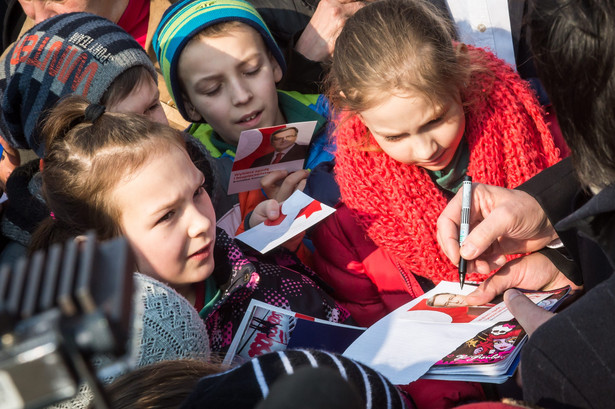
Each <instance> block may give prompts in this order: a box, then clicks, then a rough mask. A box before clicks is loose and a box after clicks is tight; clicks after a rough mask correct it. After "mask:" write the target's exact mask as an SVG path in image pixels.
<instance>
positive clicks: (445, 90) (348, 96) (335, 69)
mask: <svg viewBox="0 0 615 409" xmlns="http://www.w3.org/2000/svg"><path fill="white" fill-rule="evenodd" d="M454 38H455V31H454V28H453V26H452V24H451V23H450V20H448V19H447V18H446V17H444V16H443V15H441V13H440V12H439V11H438V10H437V9H436V8H435V7H434V6H432V5H431V4H429V3H427V2H424V1H415V0H383V1H377V2H374V3H370V4H368V5H366V6H365V7H363V8H362V9H360V10H359V11H357V12H356V13H355V14H354V15H353V16H352V17H350V18H349V19H348V20H347V22H346V24H345V26H344V28H343V29H342V31H341V33H340V35H339V37H338V39H337V41H336V43H335V52H334V56H333V61H332V65H331V69H330V72H329V74H328V76H327V79H326V88H327V94H328V97H329V98H330V100H331V102H332V103H333V105H334V106H335V107H336V108H339V109H343V110H347V111H350V112H360V111H363V110H366V109H369V108H371V107H373V106H375V105H377V104H378V103H380V102H381V98H382V95H383V94H385V95H386V92H389V93H394V94H396V95H403V94H404V93H406V92H419V93H420V94H422V95H424V96H425V97H426V98H427V99H428V100H430V101H431V102H432V103H433V104H434V105H436V106H437V105H441V104H443V103H444V102H445V101H446V100H448V99H449V98H450V97H451V96H454V95H456V94H457V92H458V91H461V90H462V89H463V87H464V84H466V83H467V82H468V80H469V78H470V75H471V72H472V70H473V69H474V68H473V67H472V66H471V65H470V63H469V58H468V56H467V52H466V48H465V46H464V45H463V44H455V43H454Z"/></svg>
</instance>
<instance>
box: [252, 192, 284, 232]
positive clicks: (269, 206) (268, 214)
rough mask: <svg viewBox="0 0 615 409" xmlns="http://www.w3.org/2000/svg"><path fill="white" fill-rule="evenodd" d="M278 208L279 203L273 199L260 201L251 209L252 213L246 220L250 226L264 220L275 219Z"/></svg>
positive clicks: (279, 206) (278, 213)
mask: <svg viewBox="0 0 615 409" xmlns="http://www.w3.org/2000/svg"><path fill="white" fill-rule="evenodd" d="M280 208H281V205H280V203H278V201H277V200H275V199H269V200H265V201H264V202H260V203H259V204H258V205H256V207H255V208H254V210H253V211H252V215H250V221H249V222H248V224H249V225H250V228H252V227H254V226H256V225H257V224H261V223H262V222H264V221H265V220H271V221H274V220H276V219H277V218H278V217H280Z"/></svg>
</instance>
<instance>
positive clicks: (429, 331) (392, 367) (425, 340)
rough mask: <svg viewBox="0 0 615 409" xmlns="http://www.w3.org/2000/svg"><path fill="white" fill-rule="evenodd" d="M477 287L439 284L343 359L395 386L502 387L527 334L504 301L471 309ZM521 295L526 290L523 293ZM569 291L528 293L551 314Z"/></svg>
mask: <svg viewBox="0 0 615 409" xmlns="http://www.w3.org/2000/svg"><path fill="white" fill-rule="evenodd" d="M475 288H476V287H473V286H469V285H466V286H464V289H463V290H460V288H459V283H452V282H441V283H440V284H438V285H437V286H436V287H435V288H434V289H432V290H431V291H429V292H427V293H426V294H424V295H423V296H421V297H418V298H417V299H415V300H413V301H411V302H409V303H407V304H405V305H403V306H401V307H399V308H398V309H397V310H395V311H393V312H392V313H390V314H389V315H387V316H386V317H384V318H382V319H381V320H380V321H378V322H376V323H375V324H374V325H372V326H371V327H370V328H369V329H368V330H367V331H365V333H364V334H363V335H362V336H361V337H359V338H357V340H356V341H355V342H354V343H353V344H351V345H350V346H349V347H348V349H346V351H344V355H345V356H348V357H349V358H353V359H356V360H358V361H360V362H363V363H365V364H367V365H369V366H371V367H372V368H374V369H376V370H378V371H380V372H381V373H383V374H384V375H385V376H387V377H388V378H389V380H391V381H392V382H393V383H396V384H406V383H409V382H412V381H415V380H417V379H419V378H426V379H444V380H464V381H477V382H487V383H502V382H505V381H506V380H507V379H508V378H509V377H510V376H512V374H513V372H514V370H515V368H516V367H517V365H518V363H519V352H520V350H521V347H522V345H523V343H524V342H525V341H526V339H527V335H526V334H525V331H523V328H521V326H520V325H519V324H518V322H517V321H516V320H515V319H514V317H513V315H512V314H511V313H510V311H509V310H508V308H507V307H506V305H505V304H504V302H503V301H501V302H498V303H493V304H488V305H484V306H468V305H466V304H465V301H464V299H465V295H467V294H469V293H470V292H472V291H473V290H474V289H475ZM522 291H523V290H522ZM569 291H570V288H569V287H566V288H561V289H557V290H553V291H524V292H525V294H526V295H527V296H528V298H530V299H531V300H532V301H533V302H534V303H536V304H537V305H540V306H541V307H543V308H545V309H547V310H550V311H552V310H554V309H555V308H557V307H558V306H559V305H560V304H561V302H562V300H563V298H564V297H565V296H566V295H567V294H568V292H569Z"/></svg>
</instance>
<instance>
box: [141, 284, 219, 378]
mask: <svg viewBox="0 0 615 409" xmlns="http://www.w3.org/2000/svg"><path fill="white" fill-rule="evenodd" d="M135 284H136V287H137V288H136V290H135V294H136V300H135V305H138V306H140V311H139V313H140V315H138V316H137V317H136V318H135V321H134V328H135V333H134V334H133V338H134V341H135V343H136V345H137V351H138V360H137V366H144V365H149V364H151V363H154V362H160V361H166V360H170V359H181V358H192V359H207V358H208V357H209V339H208V337H207V331H206V329H205V325H204V323H203V320H201V319H200V317H199V314H198V313H197V312H196V310H195V309H194V307H193V306H192V305H191V304H190V303H189V302H188V300H186V299H185V298H184V297H182V296H181V295H179V294H178V293H177V292H176V291H175V290H173V289H172V288H171V287H169V286H167V285H165V284H163V283H161V282H159V281H157V280H154V279H153V278H150V277H148V276H145V275H143V274H139V273H136V274H135Z"/></svg>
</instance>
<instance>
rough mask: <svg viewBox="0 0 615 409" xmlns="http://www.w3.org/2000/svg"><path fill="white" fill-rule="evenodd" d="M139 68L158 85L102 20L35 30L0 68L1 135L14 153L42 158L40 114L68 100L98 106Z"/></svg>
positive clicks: (59, 21)
mask: <svg viewBox="0 0 615 409" xmlns="http://www.w3.org/2000/svg"><path fill="white" fill-rule="evenodd" d="M135 66H143V67H144V68H145V69H147V70H148V71H149V72H150V73H151V74H152V78H154V80H155V81H156V80H157V78H158V76H157V74H156V69H155V68H154V65H153V64H152V62H151V61H150V59H149V56H148V55H147V53H146V52H145V50H144V49H143V47H141V46H140V45H139V43H137V41H136V40H135V39H134V38H132V37H131V36H130V34H128V33H127V32H126V31H124V30H123V29H122V28H121V27H119V26H118V25H116V24H114V23H112V22H111V21H109V20H107V19H105V18H103V17H99V16H96V15H94V14H89V13H68V14H60V15H57V16H54V17H51V18H49V19H47V20H45V21H43V22H41V23H39V24H37V25H35V26H34V27H32V28H31V29H30V30H28V31H27V32H26V33H25V34H24V35H23V36H22V37H21V38H20V39H19V40H17V41H16V42H15V44H14V45H13V46H12V48H11V49H10V50H8V51H7V53H6V55H5V58H4V60H3V61H2V62H1V63H0V102H1V104H2V105H1V107H0V134H2V136H3V137H4V138H5V140H6V141H7V142H8V143H9V144H10V145H11V146H12V147H14V148H23V149H32V150H34V151H35V152H36V154H37V155H38V156H39V157H42V155H43V151H44V146H43V145H44V144H43V141H42V139H41V136H40V132H39V129H38V128H39V123H40V120H41V119H42V117H41V113H42V112H45V111H46V110H48V109H49V108H51V107H52V106H53V104H55V103H56V102H57V101H58V99H59V98H60V97H63V96H64V95H68V94H78V95H81V96H84V97H85V98H87V99H88V100H89V101H90V102H92V103H99V102H100V100H101V98H102V96H103V94H104V93H105V92H106V91H107V89H108V88H109V86H110V85H111V84H112V83H113V81H115V79H116V78H117V77H119V76H120V75H121V74H122V73H124V72H125V71H126V70H128V69H129V68H131V67H135Z"/></svg>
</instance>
